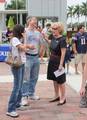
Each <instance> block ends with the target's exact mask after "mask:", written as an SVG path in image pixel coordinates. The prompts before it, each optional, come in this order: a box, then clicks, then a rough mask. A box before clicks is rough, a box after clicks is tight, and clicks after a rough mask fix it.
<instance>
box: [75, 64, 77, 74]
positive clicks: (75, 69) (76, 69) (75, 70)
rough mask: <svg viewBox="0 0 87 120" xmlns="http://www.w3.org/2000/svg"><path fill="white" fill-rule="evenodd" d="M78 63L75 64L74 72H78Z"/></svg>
mask: <svg viewBox="0 0 87 120" xmlns="http://www.w3.org/2000/svg"><path fill="white" fill-rule="evenodd" d="M77 68H78V64H75V74H78V69H77Z"/></svg>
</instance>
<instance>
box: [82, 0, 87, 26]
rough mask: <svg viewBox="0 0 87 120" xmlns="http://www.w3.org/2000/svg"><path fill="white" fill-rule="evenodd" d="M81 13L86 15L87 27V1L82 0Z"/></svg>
mask: <svg viewBox="0 0 87 120" xmlns="http://www.w3.org/2000/svg"><path fill="white" fill-rule="evenodd" d="M81 13H82V15H84V16H85V28H86V26H87V25H86V21H87V1H86V3H85V2H82V5H81Z"/></svg>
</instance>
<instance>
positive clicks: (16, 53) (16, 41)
mask: <svg viewBox="0 0 87 120" xmlns="http://www.w3.org/2000/svg"><path fill="white" fill-rule="evenodd" d="M11 44H12V54H13V56H19V55H20V56H21V60H22V62H23V63H25V62H26V55H25V52H24V51H21V50H18V48H17V45H20V44H22V43H21V42H20V40H19V39H18V38H17V37H13V38H12V39H11Z"/></svg>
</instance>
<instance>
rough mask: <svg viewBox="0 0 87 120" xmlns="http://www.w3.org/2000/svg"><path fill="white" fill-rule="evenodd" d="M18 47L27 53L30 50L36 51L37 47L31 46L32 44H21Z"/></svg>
mask: <svg viewBox="0 0 87 120" xmlns="http://www.w3.org/2000/svg"><path fill="white" fill-rule="evenodd" d="M17 47H18V48H19V49H20V50H22V51H25V52H26V51H27V50H28V49H31V50H33V49H35V46H34V45H31V44H20V45H17Z"/></svg>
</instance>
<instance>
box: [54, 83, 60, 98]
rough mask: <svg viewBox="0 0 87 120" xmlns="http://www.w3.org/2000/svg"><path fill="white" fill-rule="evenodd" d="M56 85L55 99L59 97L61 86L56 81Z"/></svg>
mask: <svg viewBox="0 0 87 120" xmlns="http://www.w3.org/2000/svg"><path fill="white" fill-rule="evenodd" d="M53 84H54V91H55V98H57V97H59V84H58V83H57V82H56V81H53Z"/></svg>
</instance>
